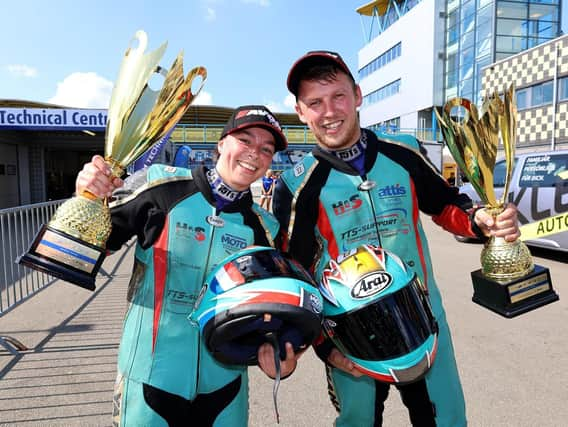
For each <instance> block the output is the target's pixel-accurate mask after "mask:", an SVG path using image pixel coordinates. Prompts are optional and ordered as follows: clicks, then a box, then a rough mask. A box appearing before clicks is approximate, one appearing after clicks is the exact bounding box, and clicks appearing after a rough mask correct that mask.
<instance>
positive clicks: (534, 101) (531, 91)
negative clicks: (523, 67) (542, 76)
mask: <svg viewBox="0 0 568 427" xmlns="http://www.w3.org/2000/svg"><path fill="white" fill-rule="evenodd" d="M564 80H567V78H563V79H561V80H560V86H559V89H560V93H559V95H558V98H559V99H563V98H562V93H563V92H562V91H563V90H564V91H566V90H567V89H568V88H563V86H567V84H566V83H564V84H563V81H564ZM553 91H554V88H553V84H552V81H549V82H544V83H541V84H538V85H535V86H530V87H527V88H524V89H520V90H519V91H517V109H519V110H526V109H527V108H534V107H542V106H543V105H548V104H552V92H553ZM565 95H566V96H568V93H566V94H565Z"/></svg>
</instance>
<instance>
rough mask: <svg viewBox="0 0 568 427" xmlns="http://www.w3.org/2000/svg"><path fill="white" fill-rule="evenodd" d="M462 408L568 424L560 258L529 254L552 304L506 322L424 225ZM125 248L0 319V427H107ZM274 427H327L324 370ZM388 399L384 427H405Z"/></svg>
mask: <svg viewBox="0 0 568 427" xmlns="http://www.w3.org/2000/svg"><path fill="white" fill-rule="evenodd" d="M424 223H425V227H426V231H427V234H428V236H429V241H430V249H431V252H432V257H433V259H434V271H435V275H436V278H437V281H438V284H439V286H440V289H441V292H442V295H443V298H444V302H445V307H446V312H447V317H448V322H449V324H450V327H451V329H452V333H453V340H454V347H455V352H456V358H457V361H458V366H459V369H460V375H461V379H462V384H463V388H464V393H465V397H466V405H467V414H468V419H469V425H470V426H483V427H499V426H507V427H509V426H512V427H525V426H526V427H529V426H530V427H533V426H534V427H537V426H538V427H540V426H559V427H560V426H566V425H568V405H567V403H566V402H567V400H568V351H567V350H568V291H567V290H566V289H567V287H568V283H567V280H566V278H567V277H568V264H567V261H568V257H567V256H565V255H563V256H556V255H555V254H554V253H551V252H544V251H538V252H536V251H535V252H533V253H534V254H535V262H536V263H537V264H540V265H545V266H547V267H549V268H550V269H551V274H552V279H553V283H554V286H555V289H556V292H557V293H558V294H559V295H560V301H558V302H555V303H553V304H550V305H547V306H545V307H541V308H538V309H536V310H534V311H531V312H529V313H526V314H523V315H521V316H519V317H516V318H513V319H506V318H503V317H501V316H499V315H497V314H495V313H493V312H491V311H488V310H487V309H485V308H483V307H480V306H479V305H477V304H474V303H473V302H472V301H471V296H472V286H471V281H470V271H472V270H476V269H478V268H479V253H480V250H481V245H478V244H464V243H458V242H456V241H455V240H454V239H453V237H452V236H451V235H449V234H448V233H445V232H440V229H439V228H438V227H436V226H435V225H433V224H432V222H431V221H430V220H429V219H428V218H426V219H425V220H424ZM132 256H133V250H132V248H125V249H123V250H122V251H120V252H117V253H115V254H114V255H112V256H110V257H109V258H107V259H106V260H105V263H104V265H103V269H104V270H105V271H106V272H107V273H108V276H104V275H99V276H98V278H97V290H96V291H95V292H94V293H92V292H89V291H86V290H83V289H81V288H79V287H76V286H73V285H70V284H67V283H64V282H60V281H57V282H55V283H54V284H53V285H51V286H49V287H48V288H46V289H44V290H42V291H41V292H40V293H38V294H37V295H35V296H33V297H32V298H30V299H29V300H27V301H26V302H24V303H23V304H21V305H19V306H18V307H16V308H15V309H14V310H12V311H10V312H8V313H7V314H5V315H4V316H3V317H1V318H0V335H3V336H4V335H8V336H13V337H15V338H17V339H18V340H20V341H22V342H23V343H24V344H25V345H27V346H28V347H29V348H30V349H29V350H27V351H22V352H20V353H19V354H18V355H13V354H11V353H9V352H7V351H5V350H4V349H3V347H0V426H109V425H110V424H111V412H112V388H113V383H114V379H115V363H116V355H117V350H118V343H119V339H120V333H121V326H122V318H123V315H124V312H125V310H126V298H125V296H126V287H127V283H128V279H129V276H130V269H131V265H132V264H131V261H132ZM250 373H251V374H250V378H251V380H250V422H249V424H250V425H251V426H254V427H261V426H263V427H264V426H276V425H277V424H276V419H275V414H274V406H273V401H272V389H273V381H272V380H270V379H268V378H267V377H265V376H264V374H262V373H261V372H260V371H259V369H258V368H251V369H250ZM278 406H279V411H280V424H279V425H280V426H294V427H300V426H331V425H332V424H333V420H334V418H335V410H334V409H333V407H332V406H331V404H330V403H329V401H328V399H327V391H326V384H325V376H324V371H323V366H322V364H321V362H319V361H318V360H317V359H316V358H315V357H314V356H313V352H312V351H311V350H309V351H308V352H307V353H306V354H305V355H304V356H303V357H302V359H301V360H300V364H299V367H298V369H297V371H296V372H295V373H294V375H293V376H291V377H290V378H289V379H287V380H284V381H282V383H281V384H280V388H279V392H278ZM408 425H409V422H408V417H407V414H406V410H405V408H404V407H403V405H402V403H401V401H400V397H399V395H398V392H397V391H396V390H395V389H392V391H391V394H390V396H389V400H388V401H387V405H386V410H385V426H394V427H398V426H408Z"/></svg>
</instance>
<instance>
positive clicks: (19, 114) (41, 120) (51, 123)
mask: <svg viewBox="0 0 568 427" xmlns="http://www.w3.org/2000/svg"><path fill="white" fill-rule="evenodd" d="M106 122H107V110H95V109H68V108H0V129H22V130H23V129H29V130H91V131H104V130H105V128H106Z"/></svg>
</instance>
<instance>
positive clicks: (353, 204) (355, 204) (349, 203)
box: [331, 194, 363, 216]
mask: <svg viewBox="0 0 568 427" xmlns="http://www.w3.org/2000/svg"><path fill="white" fill-rule="evenodd" d="M362 204H363V201H362V200H361V199H360V198H359V195H358V194H354V195H353V196H351V197H350V198H349V200H343V201H341V202H337V203H334V204H332V205H331V207H332V208H333V213H334V214H335V215H337V216H339V215H345V214H346V213H349V212H351V211H354V210H355V209H359V208H360V207H361V205H362Z"/></svg>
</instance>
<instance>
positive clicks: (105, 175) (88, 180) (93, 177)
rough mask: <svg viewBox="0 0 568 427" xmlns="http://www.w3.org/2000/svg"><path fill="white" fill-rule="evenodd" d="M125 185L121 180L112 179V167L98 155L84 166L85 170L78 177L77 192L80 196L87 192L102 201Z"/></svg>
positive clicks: (76, 182)
mask: <svg viewBox="0 0 568 427" xmlns="http://www.w3.org/2000/svg"><path fill="white" fill-rule="evenodd" d="M123 185H124V182H123V181H122V180H121V179H120V178H116V177H115V178H112V179H111V170H110V167H109V166H108V165H107V164H106V163H105V161H104V159H103V158H102V157H101V156H99V155H96V156H93V158H92V159H91V161H90V162H89V163H86V164H85V165H84V166H83V169H82V170H81V172H79V174H78V175H77V180H76V181H75V192H76V194H77V195H80V194H81V193H82V192H83V191H85V190H86V191H88V192H89V193H92V194H94V195H95V196H97V197H99V198H101V199H102V198H104V197H110V196H111V195H112V192H113V191H114V190H115V189H117V188H119V187H122V186H123Z"/></svg>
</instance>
